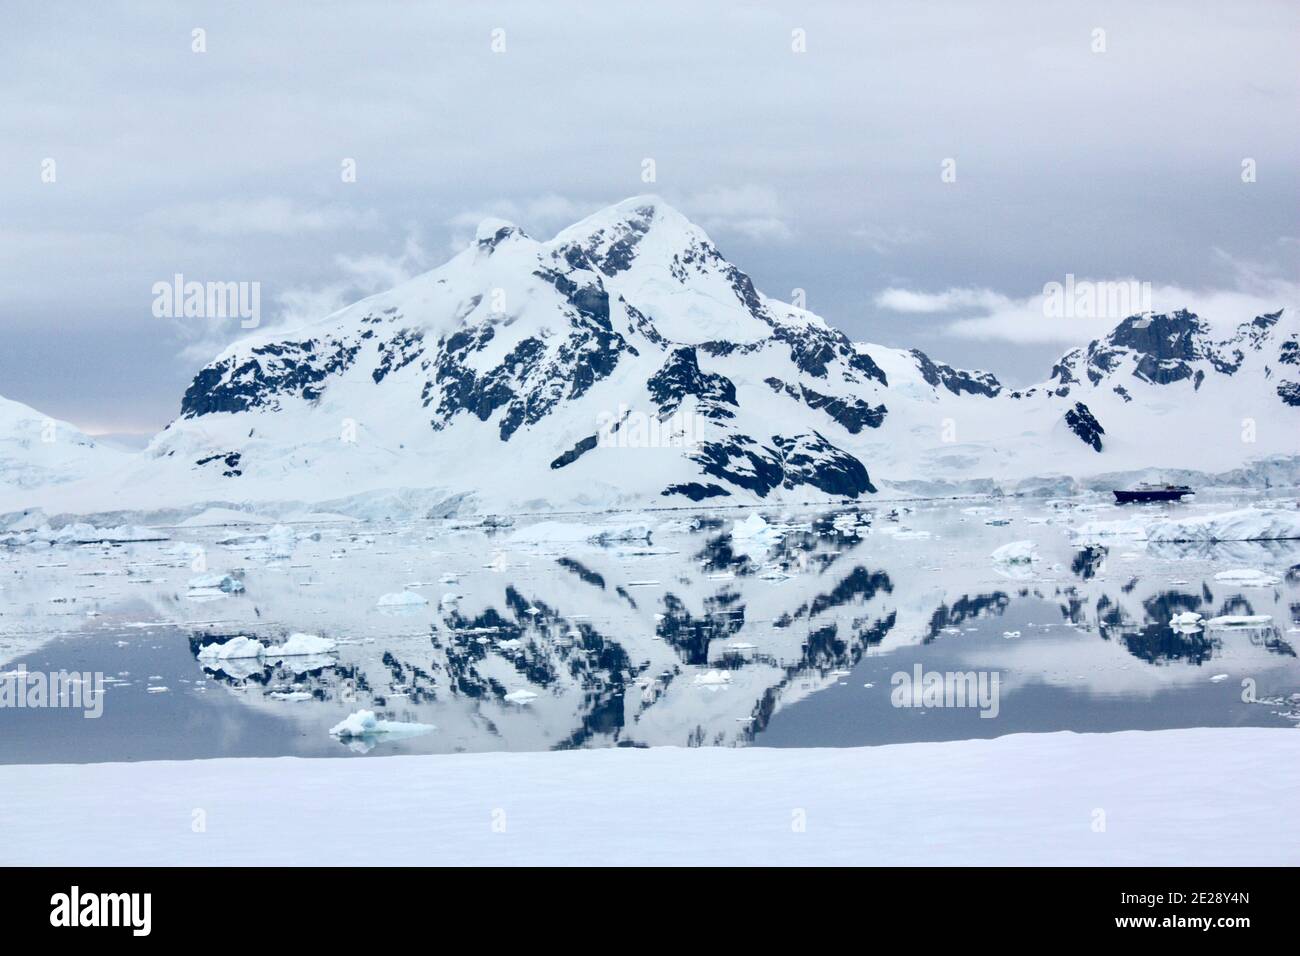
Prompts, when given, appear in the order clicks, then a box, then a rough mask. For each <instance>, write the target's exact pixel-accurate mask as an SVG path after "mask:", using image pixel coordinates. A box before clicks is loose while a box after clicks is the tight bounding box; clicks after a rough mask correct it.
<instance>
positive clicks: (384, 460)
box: [6, 196, 1300, 513]
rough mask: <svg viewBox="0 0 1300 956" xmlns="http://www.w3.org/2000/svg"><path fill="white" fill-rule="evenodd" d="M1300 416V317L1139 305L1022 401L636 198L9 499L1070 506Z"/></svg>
mask: <svg viewBox="0 0 1300 956" xmlns="http://www.w3.org/2000/svg"><path fill="white" fill-rule="evenodd" d="M1044 321H1047V320H1046V319H1045V320H1044ZM1297 424H1300V325H1298V324H1297V319H1296V317H1295V316H1293V315H1289V314H1284V313H1282V312H1278V313H1273V314H1270V315H1262V316H1257V317H1252V316H1240V317H1222V316H1219V317H1214V321H1213V322H1211V321H1209V320H1207V319H1202V318H1200V317H1197V316H1194V315H1191V314H1189V313H1186V312H1176V313H1171V314H1168V315H1156V316H1152V315H1142V316H1133V317H1130V318H1128V319H1125V320H1124V321H1123V322H1121V323H1120V324H1119V326H1117V328H1116V329H1115V330H1114V331H1112V333H1111V334H1110V335H1109V336H1107V337H1106V338H1104V339H1101V340H1098V341H1094V342H1092V343H1090V344H1089V345H1088V346H1086V347H1085V348H1080V349H1076V350H1073V351H1072V352H1070V353H1068V354H1067V355H1066V356H1064V357H1063V358H1062V359H1061V361H1060V362H1058V363H1057V365H1056V366H1055V368H1054V369H1053V370H1052V372H1051V375H1050V377H1049V378H1048V380H1047V381H1046V382H1045V383H1044V384H1042V385H1039V386H1035V387H1033V388H1029V389H1024V390H1012V389H1008V388H1006V387H1004V386H1002V385H1001V384H1000V383H999V382H998V381H997V380H996V379H995V378H994V377H993V376H992V375H989V374H987V373H983V372H967V371H962V370H959V369H955V368H953V367H951V366H948V365H944V364H942V363H940V362H936V361H934V360H932V359H930V358H929V357H928V356H926V355H924V354H923V353H921V352H918V351H916V350H911V351H905V350H899V349H890V348H884V347H882V346H877V345H871V344H865V343H854V342H851V341H850V340H849V339H848V338H847V337H846V336H845V335H844V334H843V333H842V332H839V331H838V330H836V329H834V328H833V327H832V326H830V325H828V324H827V323H826V322H825V321H824V320H823V319H822V318H820V317H818V316H817V315H814V314H813V313H811V312H808V311H806V310H804V309H800V308H796V307H795V306H792V305H788V304H786V303H783V302H780V301H778V300H776V299H772V298H769V297H767V296H765V295H763V294H762V293H760V292H759V291H758V290H757V289H756V288H755V287H754V284H753V283H752V281H751V280H750V279H749V277H748V276H747V275H745V273H743V272H742V271H741V270H740V269H738V268H737V267H736V266H734V265H733V264H731V263H730V262H728V261H727V260H726V259H725V258H724V257H723V256H722V255H721V253H720V252H719V251H718V250H717V248H716V246H714V244H713V243H712V242H711V240H710V239H709V237H708V236H707V235H705V233H704V232H703V231H702V230H701V229H699V228H698V227H697V226H695V225H693V224H692V223H691V222H689V221H688V220H687V219H686V218H685V217H684V216H682V215H681V214H680V213H679V212H677V211H676V210H674V209H672V208H671V207H670V206H668V205H666V204H665V203H663V202H662V201H661V200H659V199H657V198H655V197H653V196H639V197H634V198H632V199H628V200H625V201H623V202H621V203H617V204H615V205H614V206H611V207H609V208H607V209H605V210H602V211H600V212H598V213H596V214H594V215H593V216H590V217H588V218H587V219H584V220H583V221H581V222H579V223H577V224H575V225H573V226H571V227H569V228H568V229H565V230H564V231H562V232H561V233H559V235H557V236H556V237H555V238H554V239H552V240H550V241H547V242H542V241H538V240H535V239H533V238H531V237H529V236H527V235H525V234H524V233H523V232H522V231H521V230H520V229H518V228H517V227H515V226H513V225H511V224H509V223H506V222H503V221H500V220H489V221H487V222H485V223H484V224H483V225H482V226H481V227H480V228H479V231H478V234H477V237H476V239H475V241H474V242H473V243H472V244H471V245H470V246H469V247H468V248H467V249H465V250H464V251H463V252H461V253H460V254H458V255H457V256H455V257H454V258H452V259H451V260H450V261H449V262H447V263H446V264H445V265H443V266H441V267H439V268H437V269H434V270H433V271H431V272H428V273H426V274H424V275H421V276H418V277H416V278H414V279H412V280H410V281H408V282H406V283H404V284H403V285H400V286H398V287H397V288H394V289H392V290H389V291H387V292H383V293H380V294H378V295H375V296H371V297H369V298H367V299H364V300H362V301H360V302H358V303H355V304H354V305H351V306H349V307H347V308H345V309H342V310H340V311H339V312H336V313H334V314H333V315H330V316H326V317H324V318H322V319H321V320H320V321H318V322H314V323H310V324H307V325H304V326H302V327H299V328H295V329H290V330H286V329H283V328H280V329H274V330H260V331H258V332H257V333H255V334H254V335H252V336H250V337H248V338H246V339H244V340H242V341H240V342H238V343H236V344H235V345H233V346H232V347H231V348H229V349H227V350H226V351H225V352H223V353H222V354H221V355H219V356H218V357H217V358H216V359H214V360H213V361H212V362H211V363H210V364H209V365H208V366H206V367H205V368H204V369H202V370H201V371H200V372H199V374H198V375H197V376H196V377H195V379H194V381H193V383H192V384H191V386H190V387H189V389H188V390H187V391H186V393H185V395H184V396H183V398H182V400H181V411H180V416H179V417H178V418H177V419H176V420H175V421H173V422H172V423H171V424H170V425H169V426H168V427H167V428H166V430H164V431H163V432H162V433H161V434H160V435H159V436H158V437H157V438H156V439H155V440H154V441H153V442H152V443H151V444H150V446H149V448H148V449H147V450H146V451H145V452H144V453H142V454H141V455H139V456H137V457H135V458H133V459H132V460H131V462H130V463H129V464H128V465H126V466H125V467H123V468H122V469H121V470H120V471H119V472H118V473H117V474H116V475H115V476H114V478H113V479H112V480H111V481H106V482H95V483H85V482H83V483H81V484H78V485H76V486H74V487H70V488H65V489H57V490H55V491H54V492H52V493H50V494H48V495H40V496H32V495H27V496H18V497H17V498H15V497H14V496H12V495H11V496H6V500H8V501H9V502H10V505H9V506H10V507H13V508H18V507H30V506H31V505H33V504H40V505H42V506H43V507H45V508H46V509H47V510H48V511H50V512H52V513H53V512H59V511H77V512H80V513H87V512H90V511H95V510H97V509H108V508H110V507H111V508H124V507H125V508H131V507H136V508H145V507H149V508H153V507H159V506H163V505H175V506H179V505H192V504H195V503H202V504H208V505H217V506H220V505H222V504H223V503H227V504H229V503H236V504H245V505H246V504H249V503H258V502H286V501H293V502H301V503H306V502H316V503H321V502H328V503H330V507H332V508H335V509H336V510H351V511H356V510H357V508H358V507H359V502H361V501H362V500H369V501H372V502H373V501H374V500H377V499H381V498H382V499H383V500H385V501H386V502H387V503H388V505H389V506H390V507H391V508H392V510H407V511H413V510H414V511H426V512H427V511H433V512H438V513H449V512H454V511H461V512H466V511H478V512H493V511H496V512H517V511H539V510H555V509H608V508H630V507H645V506H648V505H655V506H665V505H666V506H680V505H689V504H691V503H692V502H697V501H708V502H709V503H710V504H721V503H727V504H737V503H741V504H743V503H752V502H765V503H771V502H781V503H799V502H824V501H828V500H843V499H861V498H866V497H870V496H871V495H873V494H874V493H876V492H877V491H878V490H881V489H884V488H889V489H891V490H894V491H904V492H917V493H926V494H932V493H942V492H944V491H948V492H951V491H953V490H962V491H991V490H994V489H995V488H996V487H1003V488H1010V489H1015V488H1020V487H1023V486H1024V484H1023V483H1024V482H1025V481H1026V480H1027V479H1041V478H1043V477H1044V476H1047V477H1049V479H1050V476H1058V479H1057V480H1056V482H1055V484H1054V485H1053V483H1052V482H1051V481H1050V480H1049V482H1048V484H1049V486H1053V487H1055V488H1057V489H1058V490H1069V488H1070V487H1072V485H1073V483H1074V482H1075V480H1076V479H1080V478H1087V477H1088V476H1102V475H1107V474H1113V473H1130V472H1136V471H1140V470H1142V469H1146V468H1156V469H1164V470H1189V471H1201V472H1223V471H1229V470H1232V469H1244V471H1243V472H1242V474H1243V475H1244V476H1246V477H1247V480H1249V476H1250V475H1251V474H1252V471H1251V469H1256V470H1257V469H1259V468H1261V467H1263V466H1262V465H1261V464H1260V463H1261V462H1269V461H1275V460H1277V459H1279V458H1286V459H1288V460H1289V461H1290V462H1291V464H1290V465H1288V466H1287V467H1286V468H1284V469H1282V473H1283V474H1285V475H1287V476H1289V477H1290V478H1291V480H1294V478H1295V475H1296V473H1297V472H1300V441H1298V440H1297V437H1296V436H1297V434H1300V429H1297ZM1256 473H1258V472H1257V471H1256ZM70 476H71V475H70ZM1059 476H1065V477H1059ZM1040 484H1041V482H1040ZM37 499H39V500H37Z"/></svg>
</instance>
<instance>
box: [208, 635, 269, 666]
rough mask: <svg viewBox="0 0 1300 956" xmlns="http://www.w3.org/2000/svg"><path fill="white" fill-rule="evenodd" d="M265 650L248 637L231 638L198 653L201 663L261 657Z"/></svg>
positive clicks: (259, 643)
mask: <svg viewBox="0 0 1300 956" xmlns="http://www.w3.org/2000/svg"><path fill="white" fill-rule="evenodd" d="M265 650H266V648H265V647H263V646H262V643H261V642H260V641H255V640H253V639H252V638H249V637H242V636H241V637H232V638H231V639H230V640H228V641H226V642H225V643H222V644H209V645H207V646H206V647H204V648H203V649H202V650H201V651H199V660H201V661H233V660H242V659H247V658H253V657H261V656H262V654H263V653H264V652H265Z"/></svg>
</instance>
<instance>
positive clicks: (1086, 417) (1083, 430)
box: [1065, 402, 1106, 451]
mask: <svg viewBox="0 0 1300 956" xmlns="http://www.w3.org/2000/svg"><path fill="white" fill-rule="evenodd" d="M1065 424H1066V425H1068V426H1069V427H1070V431H1072V432H1074V433H1075V434H1076V435H1078V436H1079V438H1080V439H1081V440H1082V441H1083V443H1084V444H1085V445H1091V446H1092V448H1093V450H1094V451H1101V436H1102V435H1104V434H1106V429H1104V428H1102V427H1101V422H1099V421H1097V419H1096V418H1094V417H1093V414H1092V412H1091V411H1089V410H1088V406H1087V405H1085V404H1083V402H1075V403H1074V407H1073V408H1071V409H1070V410H1069V411H1067V412H1066V413H1065Z"/></svg>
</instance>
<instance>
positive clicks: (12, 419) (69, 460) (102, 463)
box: [0, 397, 128, 496]
mask: <svg viewBox="0 0 1300 956" xmlns="http://www.w3.org/2000/svg"><path fill="white" fill-rule="evenodd" d="M127 458H128V455H127V454H126V453H124V452H121V451H119V450H117V449H115V448H111V447H109V446H107V445H103V444H100V443H98V442H96V441H95V440H94V439H92V438H91V437H90V436H88V435H86V434H84V433H82V432H81V431H79V430H78V429H77V427H76V426H75V425H70V424H68V423H67V422H61V421H57V420H55V419H53V418H50V417H49V416H48V415H43V414H41V413H40V412H38V411H37V410H36V409H34V408H30V407H28V406H27V405H23V404H22V403H21V402H15V401H10V400H9V399H7V398H4V397H0V491H3V492H9V493H11V494H13V495H19V496H21V495H23V494H26V493H29V492H31V491H32V490H33V489H36V488H40V487H43V486H47V485H50V484H60V483H65V482H74V481H79V480H81V479H86V478H92V479H93V478H96V477H103V476H104V475H106V474H109V473H110V472H113V471H115V470H117V469H119V468H121V467H122V465H123V463H124V462H125V461H126V459H127Z"/></svg>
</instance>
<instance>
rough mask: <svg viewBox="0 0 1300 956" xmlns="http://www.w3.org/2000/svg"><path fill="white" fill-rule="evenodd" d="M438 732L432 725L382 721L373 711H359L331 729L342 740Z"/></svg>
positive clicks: (393, 737)
mask: <svg viewBox="0 0 1300 956" xmlns="http://www.w3.org/2000/svg"><path fill="white" fill-rule="evenodd" d="M432 730H437V728H436V727H434V726H433V725H432V724H417V723H403V722H402V721H397V720H380V719H379V718H378V717H376V716H375V712H374V711H373V710H358V711H356V712H355V713H353V714H349V715H348V716H347V717H345V718H343V719H342V720H340V721H339V722H338V723H337V724H335V725H334V726H333V727H331V728H330V735H331V736H333V737H338V738H339V739H340V740H349V739H352V738H357V737H387V738H389V739H395V738H398V737H417V736H419V735H420V734H427V733H429V732H430V731H432Z"/></svg>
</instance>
